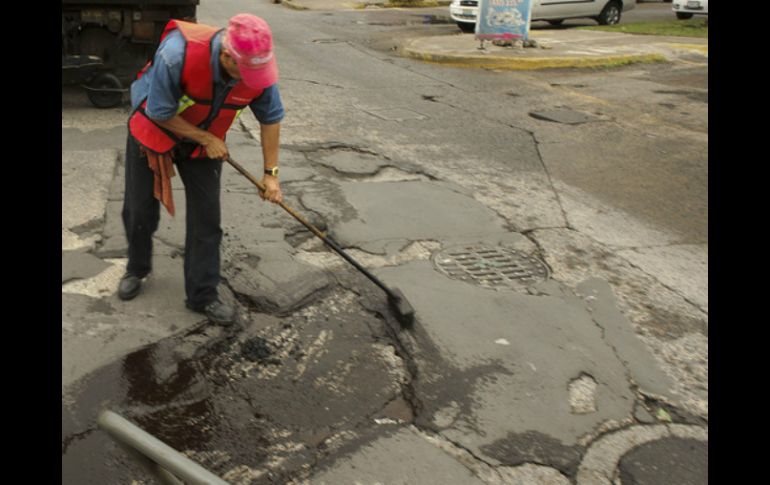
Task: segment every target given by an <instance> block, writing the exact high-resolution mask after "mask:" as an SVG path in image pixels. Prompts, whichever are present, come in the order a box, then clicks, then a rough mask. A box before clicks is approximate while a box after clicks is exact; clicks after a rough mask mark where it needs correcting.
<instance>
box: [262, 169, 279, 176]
mask: <svg viewBox="0 0 770 485" xmlns="http://www.w3.org/2000/svg"><path fill="white" fill-rule="evenodd" d="M265 175H272V176H273V177H277V176H278V167H273V168H266V169H265Z"/></svg>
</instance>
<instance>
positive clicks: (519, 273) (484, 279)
mask: <svg viewBox="0 0 770 485" xmlns="http://www.w3.org/2000/svg"><path fill="white" fill-rule="evenodd" d="M433 264H434V265H435V266H436V268H438V270H439V271H441V272H442V273H444V274H445V275H447V276H448V277H450V278H452V279H456V280H462V281H467V282H468V283H474V284H477V285H479V286H483V287H486V288H500V287H505V288H514V289H519V288H523V287H526V286H530V285H533V284H535V283H538V282H540V281H545V280H547V279H548V277H549V276H550V271H549V270H548V266H546V264H545V263H544V262H542V261H540V260H539V259H537V258H534V257H532V256H529V255H528V254H525V253H522V252H520V251H516V250H513V249H508V248H503V247H499V246H484V245H472V246H456V247H452V248H449V249H445V250H443V251H440V252H438V253H436V254H435V255H434V256H433Z"/></svg>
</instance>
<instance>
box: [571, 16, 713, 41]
mask: <svg viewBox="0 0 770 485" xmlns="http://www.w3.org/2000/svg"><path fill="white" fill-rule="evenodd" d="M578 28H579V29H584V30H601V31H604V32H622V33H624V34H639V35H670V36H673V37H701V38H708V36H709V28H708V24H707V23H706V19H704V18H697V17H695V18H691V19H689V20H677V19H673V20H668V21H665V22H640V23H636V24H619V25H598V26H596V27H578Z"/></svg>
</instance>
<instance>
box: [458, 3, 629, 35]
mask: <svg viewBox="0 0 770 485" xmlns="http://www.w3.org/2000/svg"><path fill="white" fill-rule="evenodd" d="M634 7H636V0H585V1H582V2H565V1H564V0H532V20H533V21H535V20H545V21H547V22H548V23H550V24H551V25H559V24H561V23H562V22H564V20H565V19H574V18H591V19H594V20H596V21H597V22H599V23H600V24H601V25H614V24H617V23H618V22H620V14H621V13H622V12H626V11H628V10H631V9H633V8H634ZM478 11H479V2H478V0H452V3H451V4H450V5H449V16H450V17H452V20H454V21H455V22H456V23H457V26H458V27H460V30H462V31H463V32H469V33H470V32H473V31H474V30H475V28H476V16H477V15H478Z"/></svg>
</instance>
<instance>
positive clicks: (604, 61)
mask: <svg viewBox="0 0 770 485" xmlns="http://www.w3.org/2000/svg"><path fill="white" fill-rule="evenodd" d="M402 53H403V55H404V56H405V57H409V58H411V59H417V60H420V61H425V62H431V63H435V64H442V65H445V66H450V67H470V68H481V69H506V70H521V71H523V70H536V69H558V68H568V67H614V66H623V65H627V64H636V63H653V62H667V61H668V59H667V58H666V57H665V56H663V55H661V54H626V55H617V56H603V57H594V58H587V57H532V58H527V59H522V58H519V59H516V58H511V57H500V56H461V55H451V54H430V53H427V52H420V51H416V50H412V49H410V48H408V47H406V48H404V49H403V51H402Z"/></svg>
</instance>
